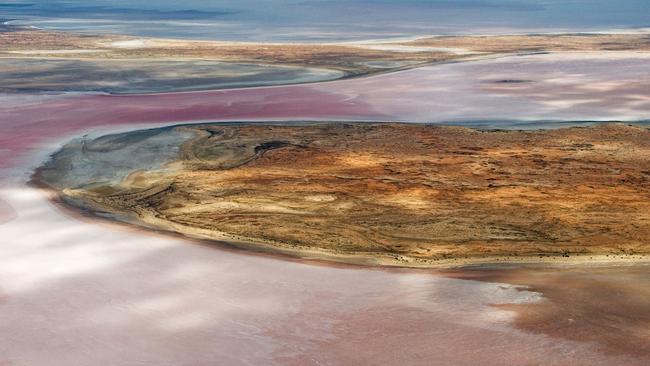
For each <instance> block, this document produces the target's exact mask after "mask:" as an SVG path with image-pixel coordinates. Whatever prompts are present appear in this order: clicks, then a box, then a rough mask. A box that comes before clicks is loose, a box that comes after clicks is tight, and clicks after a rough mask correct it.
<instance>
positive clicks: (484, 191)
mask: <svg viewBox="0 0 650 366" xmlns="http://www.w3.org/2000/svg"><path fill="white" fill-rule="evenodd" d="M173 131H176V132H177V133H184V134H188V133H191V134H194V136H195V137H193V138H190V139H188V140H184V142H179V143H178V144H179V146H181V144H182V146H181V147H180V149H179V151H180V158H178V159H172V161H169V162H167V163H166V165H165V166H164V168H161V169H152V170H147V169H134V170H132V171H130V172H129V173H130V174H128V176H126V178H125V179H123V180H120V181H119V182H98V181H93V180H92V179H88V180H87V181H84V183H83V184H81V183H79V184H75V185H74V186H71V184H68V186H65V184H63V183H61V182H60V175H64V176H65V174H66V173H65V171H62V169H63V168H62V167H66V165H65V159H67V158H69V156H72V155H74V154H81V156H82V157H83V158H84V161H86V162H87V161H91V160H92V159H97V160H100V159H103V158H99V156H100V155H98V154H115V151H118V150H119V149H122V148H123V147H124V146H126V145H128V141H129V140H128V139H129V134H128V133H127V134H124V136H122V135H119V136H118V135H116V136H117V137H115V141H113V142H110V141H107V140H102V141H101V143H99V142H97V143H95V144H96V145H97V147H93V146H95V145H93V142H84V143H83V144H80V145H79V146H77V147H74V146H72V147H70V148H68V149H67V150H65V151H67V152H66V153H65V154H64V153H60V154H58V155H55V156H54V157H53V162H51V163H50V164H49V165H48V166H46V167H44V168H43V169H42V170H41V172H40V178H41V179H42V181H43V182H45V183H47V184H49V185H51V186H53V187H56V188H58V190H59V191H60V193H61V194H62V196H63V198H64V200H65V201H67V202H70V203H72V204H74V205H81V206H83V207H85V208H90V209H91V210H93V211H103V212H109V213H111V214H113V215H114V216H115V217H117V218H118V219H120V220H122V221H128V222H131V223H137V224H140V225H144V226H147V227H153V228H157V229H162V230H168V231H174V232H178V233H182V234H186V235H188V236H192V237H198V238H209V239H214V240H219V241H227V242H231V243H234V244H235V245H239V246H245V247H253V248H257V249H265V250H272V251H280V252H285V253H291V254H295V255H300V256H307V257H313V256H317V257H327V258H334V259H340V260H351V261H359V262H365V263H385V264H401V265H413V266H427V265H435V264H437V263H443V262H446V261H447V262H448V261H449V260H452V259H457V260H461V261H462V260H467V261H470V262H472V261H474V262H482V261H490V260H494V259H495V258H506V257H510V259H514V258H515V257H517V258H521V257H523V258H528V259H535V260H537V259H539V258H546V259H548V258H557V257H560V258H561V257H566V256H572V257H575V256H576V255H578V254H579V255H580V256H579V257H580V258H584V259H587V260H588V259H589V257H590V256H596V255H602V256H603V257H604V256H612V257H613V256H621V255H624V256H627V257H631V258H634V257H635V255H636V256H637V257H638V256H639V255H643V254H647V253H650V242H649V241H648V238H649V237H650V130H648V129H646V128H644V127H638V126H630V125H622V124H605V125H598V126H594V127H582V128H578V127H575V128H565V129H557V130H537V131H502V130H490V131H488V130H476V129H469V128H462V127H440V126H434V125H419V124H364V123H321V124H299V125H295V124H294V125H288V124H284V125H283V124H279V125H268V124H229V125H224V124H209V125H196V126H178V127H174V128H173ZM133 138H134V139H136V140H137V141H142V139H143V138H144V137H143V136H142V133H141V134H140V135H137V134H136V135H133ZM156 138H161V137H160V136H158V137H156ZM98 141H99V140H98ZM117 141H119V143H118V142H117ZM134 141H135V140H134ZM109 142H110V144H109ZM111 144H113V145H111ZM102 156H103V155H102ZM125 159H133V155H130V154H125ZM136 159H137V157H136ZM57 160H59V161H57ZM63 170H64V169H63ZM75 174H77V175H78V173H75Z"/></svg>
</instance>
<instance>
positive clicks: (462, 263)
mask: <svg viewBox="0 0 650 366" xmlns="http://www.w3.org/2000/svg"><path fill="white" fill-rule="evenodd" d="M37 172H38V169H36V171H35V173H34V174H33V175H32V176H31V179H30V181H29V182H28V185H29V186H32V187H34V188H36V189H39V190H41V191H43V192H45V193H46V194H47V197H48V199H49V201H50V202H51V203H53V204H54V205H55V207H57V208H58V209H60V210H61V211H62V212H64V213H65V214H66V215H68V216H72V217H75V218H77V219H79V220H82V221H86V220H90V221H91V222H93V223H95V224H103V225H109V226H113V225H116V226H118V227H119V228H121V229H127V230H132V231H134V232H139V233H145V234H154V235H162V236H166V237H172V238H183V239H185V240H187V241H188V242H190V243H194V244H198V245H202V246H208V247H216V248H219V249H221V250H235V251H237V252H239V253H245V254H250V255H261V256H267V257H272V258H278V259H282V260H288V261H292V262H296V261H297V262H305V263H310V264H318V265H324V266H335V267H338V266H345V267H347V266H352V267H360V268H377V269H390V268H393V269H399V268H404V269H421V270H426V269H432V270H438V269H439V270H446V269H463V268H477V269H480V268H499V267H510V266H513V265H515V266H531V267H537V266H540V267H544V268H556V267H564V266H571V267H585V268H588V267H599V266H618V265H630V266H636V265H648V266H650V254H625V255H614V254H611V255H610V254H581V253H571V254H570V255H569V256H566V255H562V254H550V253H543V254H541V255H537V256H485V257H474V258H471V257H470V258H465V257H458V258H450V259H441V260H428V261H418V260H417V259H412V260H413V262H409V261H408V260H407V259H406V258H405V257H404V256H401V257H404V258H403V259H398V258H395V256H394V255H384V256H383V257H381V258H378V256H381V253H378V254H377V255H372V254H370V255H358V254H351V255H340V254H336V253H333V252H329V251H326V250H295V249H289V248H284V249H283V248H278V247H274V246H272V245H270V244H265V243H254V242H244V241H241V242H238V241H232V240H216V239H210V238H206V237H201V236H192V235H188V234H184V233H180V232H177V231H170V230H166V229H162V228H155V227H147V226H143V225H142V224H138V223H135V222H129V221H125V220H119V219H114V218H107V217H106V215H105V213H104V214H102V213H103V212H101V211H95V210H90V209H83V208H80V207H78V206H74V205H71V204H68V203H66V202H65V200H64V199H62V197H61V195H60V193H59V192H58V191H56V190H55V189H54V188H52V187H50V186H49V185H48V184H47V183H44V182H42V181H41V180H40V178H39V176H38V173H37Z"/></svg>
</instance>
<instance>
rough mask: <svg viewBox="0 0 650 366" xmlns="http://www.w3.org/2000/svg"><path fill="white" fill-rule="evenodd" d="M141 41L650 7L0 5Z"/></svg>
mask: <svg viewBox="0 0 650 366" xmlns="http://www.w3.org/2000/svg"><path fill="white" fill-rule="evenodd" d="M1 19H4V20H12V22H13V23H14V24H22V25H31V26H36V27H42V28H47V29H57V30H68V31H78V32H90V33H118V34H131V35H136V36H152V37H170V38H192V39H225V40H271V41H296V40H299V41H334V40H360V39H375V38H391V37H412V36H419V35H430V34H464V33H511V32H537V31H597V30H609V29H631V28H632V29H634V28H644V27H648V26H650V1H648V0H618V1H611V0H541V1H538V0H430V1H426V0H401V1H389V0H374V1H371V0H255V1H253V0H240V1H224V0H212V1H201V0H186V1H172V0H128V1H127V0H93V1H88V0H40V1H35V0H0V20H1Z"/></svg>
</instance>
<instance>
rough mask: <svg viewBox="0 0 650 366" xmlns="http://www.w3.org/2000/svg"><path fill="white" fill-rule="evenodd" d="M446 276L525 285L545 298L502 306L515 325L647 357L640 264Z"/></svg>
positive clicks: (649, 290)
mask: <svg viewBox="0 0 650 366" xmlns="http://www.w3.org/2000/svg"><path fill="white" fill-rule="evenodd" d="M448 274H449V275H450V276H451V277H454V278H462V279H472V280H479V281H490V282H503V283H510V284H516V285H523V286H528V288H527V290H530V291H536V292H541V293H542V294H543V295H544V297H545V299H546V300H545V301H543V302H540V303H533V304H520V305H516V304H513V305H501V306H500V307H501V308H504V309H508V310H513V311H515V312H516V313H517V320H516V325H517V326H518V327H519V328H521V329H523V330H526V331H529V332H534V333H544V334H547V335H549V336H552V337H556V338H564V339H569V340H576V341H581V342H597V343H598V344H599V345H601V348H602V349H603V350H604V351H607V352H610V353H615V354H628V355H637V356H639V357H643V358H648V359H650V347H648V345H650V276H648V268H647V267H645V266H635V267H624V266H622V267H609V268H561V269H557V268H515V269H483V270H462V271H451V272H448Z"/></svg>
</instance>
